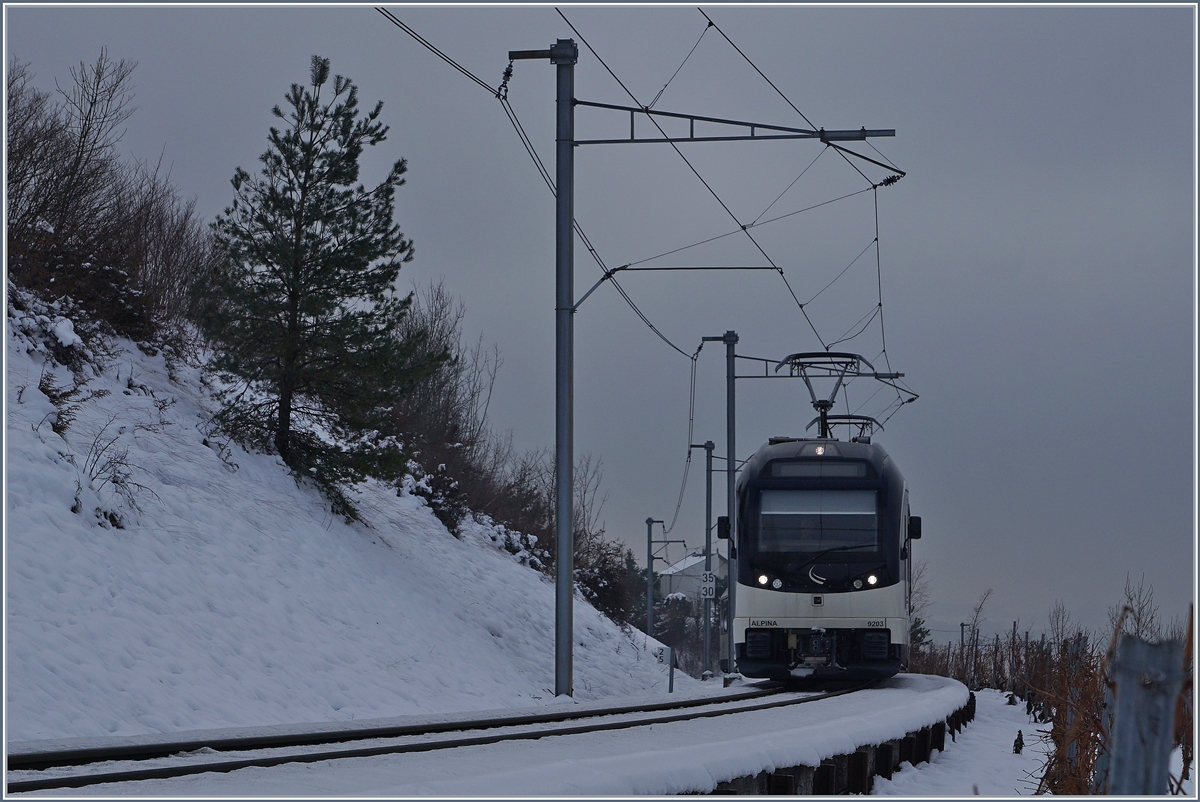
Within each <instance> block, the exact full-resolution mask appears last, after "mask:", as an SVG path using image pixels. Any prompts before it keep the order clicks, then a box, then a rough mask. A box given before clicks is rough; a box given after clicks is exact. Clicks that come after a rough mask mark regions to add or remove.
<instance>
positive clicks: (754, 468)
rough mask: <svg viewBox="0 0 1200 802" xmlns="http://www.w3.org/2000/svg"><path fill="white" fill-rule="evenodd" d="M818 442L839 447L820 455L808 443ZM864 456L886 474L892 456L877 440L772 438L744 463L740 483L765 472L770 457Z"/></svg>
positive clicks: (880, 471)
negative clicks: (833, 452) (862, 441)
mask: <svg viewBox="0 0 1200 802" xmlns="http://www.w3.org/2000/svg"><path fill="white" fill-rule="evenodd" d="M813 444H816V445H818V446H821V445H824V446H831V447H832V448H833V449H835V450H836V452H837V453H836V454H829V453H826V454H824V455H821V456H817V455H816V454H813V453H812V452H813V450H814V449H811V448H806V447H807V446H810V445H813ZM807 457H811V458H812V459H865V460H867V461H868V462H870V463H871V464H872V465H873V466H875V470H876V471H877V472H878V474H879V475H880V476H883V475H884V472H885V470H886V467H887V465H888V462H889V461H890V460H891V457H889V456H888V453H887V452H886V451H885V450H884V449H883V446H881V445H878V444H876V443H870V442H867V443H860V442H856V441H854V440H851V441H845V440H834V439H832V438H825V439H822V438H819V437H817V438H800V437H772V438H771V439H770V440H769V441H767V442H766V443H764V444H763V445H761V446H759V448H758V450H757V451H755V452H754V455H753V456H751V457H750V459H748V460H747V461H746V463H745V465H743V466H742V469H741V471H740V472H739V476H738V485H739V486H740V485H741V484H742V483H743V482H744V481H745V480H746V477H750V476H758V475H759V473H760V472H761V471H762V469H763V466H764V465H766V464H767V463H768V462H770V461H771V460H776V459H798V458H807Z"/></svg>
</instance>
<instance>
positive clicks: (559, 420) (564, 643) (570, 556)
mask: <svg viewBox="0 0 1200 802" xmlns="http://www.w3.org/2000/svg"><path fill="white" fill-rule="evenodd" d="M578 60H579V48H578V47H576V45H575V42H574V41H572V40H570V39H559V40H558V43H557V44H556V45H555V46H554V47H552V48H550V61H551V62H552V63H553V64H556V65H557V66H558V70H557V73H558V76H557V77H558V93H557V100H556V108H557V126H556V127H557V130H556V132H555V137H554V142H555V185H556V187H557V190H558V191H557V194H556V198H555V225H554V271H555V286H554V316H555V340H554V355H555V375H554V378H555V385H554V433H555V441H554V457H555V462H554V467H555V477H554V484H555V504H554V513H555V528H556V534H557V553H558V564H557V566H556V572H555V573H556V576H555V580H556V581H555V602H554V693H555V695H556V696H564V695H565V696H571V695H573V694H574V691H575V688H574V682H573V678H572V653H571V649H572V629H573V626H572V625H573V621H572V614H573V610H572V599H573V597H574V583H573V577H572V571H573V569H574V567H575V543H574V538H573V532H572V531H571V520H572V509H571V490H572V485H573V484H574V482H573V478H574V477H573V476H572V470H573V468H574V462H575V459H574V444H573V442H572V438H573V432H574V424H575V422H574V409H573V397H574V359H573V355H574V347H575V345H574V326H573V322H574V321H573V319H572V314H573V313H574V305H575V300H574V299H575V287H574V283H575V282H574V273H575V262H574V260H575V249H574V245H575V232H574V230H573V227H572V226H573V221H574V219H575V209H574V205H575V153H574V146H575V142H574V140H575V106H574V100H575V62H576V61H578Z"/></svg>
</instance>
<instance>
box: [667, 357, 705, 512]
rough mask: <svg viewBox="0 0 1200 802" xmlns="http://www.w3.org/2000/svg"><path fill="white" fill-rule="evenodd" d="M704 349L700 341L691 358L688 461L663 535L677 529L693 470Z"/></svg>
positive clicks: (684, 466) (684, 465) (686, 460)
mask: <svg viewBox="0 0 1200 802" xmlns="http://www.w3.org/2000/svg"><path fill="white" fill-rule="evenodd" d="M703 349H704V341H703V340H701V341H700V345H698V346H697V347H696V352H695V353H694V354H692V355H691V356H690V357H689V358H690V359H691V360H692V375H691V387H690V389H689V391H688V439H687V442H688V449H687V459H685V460H684V461H683V480H682V481H681V482H680V483H679V497H678V498H676V499H675V514H674V515H672V516H671V524H670V526H665V527H663V535H664V536H666V535H668V534H670V532H671V530H672V529H674V528H675V522H676V521H678V520H679V511H680V510H681V509H682V508H683V494H684V492H685V491H686V490H687V480H688V473H689V472H690V471H691V468H692V437H693V436H694V434H695V423H696V363H697V361H698V357H699V356H700V352H701V351H702V350H703Z"/></svg>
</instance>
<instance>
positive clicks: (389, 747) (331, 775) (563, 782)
mask: <svg viewBox="0 0 1200 802" xmlns="http://www.w3.org/2000/svg"><path fill="white" fill-rule="evenodd" d="M768 694H769V698H746V696H747V695H745V694H740V695H739V696H740V698H741V701H729V697H723V698H720V699H713V698H711V697H710V699H708V700H705V702H703V703H698V702H700V700H689V704H688V707H687V708H684V709H675V710H672V709H670V708H673V707H682V706H678V705H669V706H664V705H663V704H655V705H653V706H652V707H654V708H658V710H656V711H655V712H650V713H647V712H645V708H644V707H643V708H641V709H642V711H643V712H622V713H615V712H614V711H613V709H602V708H601V709H592V710H588V711H569V712H570V713H572V714H573V715H567V716H564V715H562V714H561V713H562V712H567V711H557V712H556V713H554V714H550V713H548V712H543V713H541V714H538V715H536V716H534V717H532V718H536V719H539V720H542V721H541V722H540V723H536V724H526V725H521V724H512V723H509V724H507V725H506V726H505V727H504V728H503V729H501V730H496V729H494V728H493V729H483V728H482V726H481V728H480V729H477V730H474V731H470V732H461V733H456V734H453V735H450V736H449V737H441V736H437V735H434V736H430V735H429V734H413V735H409V736H406V737H403V738H399V739H390V740H389V741H387V742H381V741H372V742H367V743H363V744H361V745H355V746H353V747H351V748H345V746H344V744H339V745H335V746H331V747H330V748H327V749H320V748H313V747H307V748H303V747H302V748H292V749H274V750H256V751H255V752H254V753H253V754H247V753H245V752H242V753H228V752H226V753H218V752H215V751H214V750H211V749H210V748H209V749H203V750H202V753H201V754H192V755H176V756H174V757H170V758H155V759H152V760H149V761H142V763H141V765H140V766H139V767H137V769H136V771H137V775H136V776H135V775H133V774H129V773H127V772H128V770H129V768H130V767H129V766H128V765H126V766H123V767H121V768H120V770H119V772H118V770H117V766H114V765H113V764H98V765H95V766H94V769H96V770H99V773H96V772H93V773H91V774H89V775H87V776H76V775H77V772H76V771H75V770H73V769H62V768H60V769H47V770H45V771H43V772H27V771H21V772H10V775H9V784H8V792H9V793H18V792H22V791H33V790H39V789H52V788H64V787H76V788H83V787H84V784H85V783H86V784H94V783H118V784H105V785H97V786H96V787H95V788H94V789H93V790H92V791H91V792H92V793H100V794H104V795H109V794H117V793H121V794H124V793H134V794H151V795H195V794H200V795H222V794H235V795H236V794H252V795H264V794H265V795H271V794H276V793H287V794H289V795H294V794H297V793H300V794H302V795H309V794H334V795H347V794H350V795H356V794H363V793H366V794H375V793H381V794H385V795H400V796H410V795H428V794H434V795H453V796H458V795H468V796H473V795H480V794H483V795H491V794H495V793H498V792H503V793H505V794H518V795H537V794H545V793H558V794H564V793H565V794H580V793H584V794H647V793H652V794H671V793H687V792H700V793H705V792H713V791H717V792H721V791H726V792H728V791H731V790H732V791H733V792H735V793H736V792H739V791H741V792H743V793H755V792H756V791H755V790H753V789H752V788H750V787H747V788H744V789H743V788H741V786H742V785H744V783H739V782H738V780H739V778H746V777H749V778H757V777H759V776H760V775H764V772H765V773H766V774H771V775H777V776H783V775H784V773H785V771H784V769H782V768H780V767H797V766H813V767H819V766H820V765H821V764H822V761H825V760H827V759H832V758H835V756H838V755H844V754H847V753H850V752H854V751H855V750H856V749H858V748H859V747H860V746H862V745H864V744H885V743H887V742H889V741H892V740H897V741H899V742H900V743H901V744H903V743H905V741H904V740H903V739H904V738H905V735H906V734H908V733H910V732H914V731H921V730H923V729H924V730H927V731H931V729H932V728H935V727H936V726H937V725H938V724H939V723H941V724H943V725H944V722H945V721H946V719H947V718H950V717H952V716H953V715H954V714H955V711H957V710H959V709H961V708H962V706H963V703H964V702H965V701H966V699H967V692H966V689H965V688H963V687H962V686H961V685H960V684H958V683H955V682H953V681H951V680H945V679H942V678H937V677H923V676H908V675H904V676H900V677H896V678H893V679H892V680H889V681H887V682H886V683H883V684H881V685H880V686H878V687H873V688H867V689H855V688H848V689H844V690H839V691H834V692H828V693H816V694H799V693H792V692H781V691H778V690H774V691H773V692H772V691H768V692H767V693H764V692H763V691H761V690H760V691H758V694H757V695H758V696H760V697H762V696H768ZM835 697H836V698H835ZM664 707H666V708H667V709H665V710H664V709H663V708H664ZM605 713H607V715H605V716H604V717H603V718H598V716H600V715H602V714H605ZM579 714H582V715H584V716H588V718H587V719H583V718H581V716H580V715H579ZM548 716H552V717H554V718H556V719H557V722H547V721H545V719H546V718H547V717H548ZM717 717H720V718H719V719H718V718H717ZM505 718H506V719H509V718H516V717H505ZM498 720H499V719H496V718H494V719H492V720H491V724H492V725H494V724H496V723H497V721H498ZM467 724H469V722H467V721H462V722H460V726H466V725H467ZM480 724H481V725H483V726H486V723H484V722H480ZM439 729H444V728H439ZM614 731H615V732H614ZM942 732H946V730H944V729H943V730H942ZM551 736H559V737H551ZM910 743H911V742H910ZM929 748H935V747H934V744H933V743H932V742H928V743H927V745H926V746H925V747H924V749H925V755H926V756H927V755H928V749H929ZM917 749H918V752H915V753H912V754H911V755H908V756H906V759H908V760H910V761H912V762H915V761H916V760H918V759H920V758H919V754H920V749H921V746H920V745H919V744H918V746H917ZM898 756H899V755H898ZM361 758H371V759H370V760H362V759H361ZM318 761H320V762H321V766H320V768H316V767H315V766H311V765H310V766H305V765H303V764H306V763H307V764H313V763H317V762H318ZM283 764H291V765H283ZM268 767H271V768H268ZM239 769H242V770H239ZM817 771H820V769H819V768H818V769H817ZM214 772H221V773H214ZM811 773H812V770H810V774H811ZM186 775H192V776H186ZM731 781H732V784H731ZM285 789H286V791H285ZM85 793H86V791H85Z"/></svg>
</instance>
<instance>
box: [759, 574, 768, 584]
mask: <svg viewBox="0 0 1200 802" xmlns="http://www.w3.org/2000/svg"><path fill="white" fill-rule="evenodd" d="M768 581H769V580H768V579H767V575H766V574H762V575H760V576H759V577H758V584H760V585H765V584H767V582H768Z"/></svg>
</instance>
